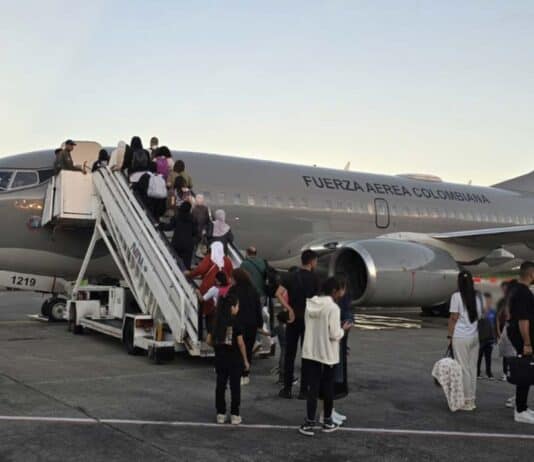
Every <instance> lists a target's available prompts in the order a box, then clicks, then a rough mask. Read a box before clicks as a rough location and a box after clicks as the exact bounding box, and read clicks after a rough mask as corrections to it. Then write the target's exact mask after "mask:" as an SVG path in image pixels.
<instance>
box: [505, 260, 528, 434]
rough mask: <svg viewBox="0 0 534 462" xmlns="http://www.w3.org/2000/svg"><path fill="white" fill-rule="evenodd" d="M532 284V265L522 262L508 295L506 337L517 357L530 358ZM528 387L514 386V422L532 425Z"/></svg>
mask: <svg viewBox="0 0 534 462" xmlns="http://www.w3.org/2000/svg"><path fill="white" fill-rule="evenodd" d="M533 282H534V263H533V262H529V261H527V262H524V263H523V264H522V265H521V268H520V270H519V283H518V284H516V285H515V286H514V288H513V289H511V293H510V302H509V309H510V323H509V326H508V337H509V338H510V341H511V342H512V345H513V346H514V348H515V349H516V351H517V354H518V355H523V356H532V339H534V295H533V294H532V292H531V291H530V288H529V287H530V285H531V284H532V283H533ZM529 389H530V386H528V385H527V386H516V396H515V402H516V409H515V413H514V420H515V421H516V422H521V423H529V424H534V413H533V412H532V411H530V410H529V409H528V407H527V400H528V392H529Z"/></svg>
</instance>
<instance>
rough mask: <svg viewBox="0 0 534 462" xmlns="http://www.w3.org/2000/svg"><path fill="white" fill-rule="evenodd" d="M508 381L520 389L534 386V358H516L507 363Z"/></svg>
mask: <svg viewBox="0 0 534 462" xmlns="http://www.w3.org/2000/svg"><path fill="white" fill-rule="evenodd" d="M506 380H508V382H509V383H511V384H512V385H517V386H520V387H524V386H530V385H534V357H533V356H515V357H511V358H508V359H507V361H506Z"/></svg>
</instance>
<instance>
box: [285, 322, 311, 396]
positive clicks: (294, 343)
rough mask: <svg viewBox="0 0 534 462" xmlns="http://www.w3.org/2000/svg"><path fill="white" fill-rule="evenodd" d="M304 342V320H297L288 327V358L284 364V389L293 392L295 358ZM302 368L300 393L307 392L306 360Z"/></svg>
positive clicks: (286, 357)
mask: <svg viewBox="0 0 534 462" xmlns="http://www.w3.org/2000/svg"><path fill="white" fill-rule="evenodd" d="M303 340H304V319H295V321H293V322H292V323H291V324H287V325H286V356H285V364H284V388H285V389H286V390H291V388H292V386H293V372H294V371H295V358H296V356H297V349H298V346H299V342H300V345H301V346H302V342H303ZM301 364H302V366H301V368H300V391H301V393H305V392H306V376H305V375H304V373H303V371H304V365H303V364H304V360H302V363H301Z"/></svg>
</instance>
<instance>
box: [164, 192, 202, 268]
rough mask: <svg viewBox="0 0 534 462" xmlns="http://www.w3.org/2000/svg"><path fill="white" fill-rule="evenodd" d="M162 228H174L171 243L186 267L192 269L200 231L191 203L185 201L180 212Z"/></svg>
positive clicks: (169, 229)
mask: <svg viewBox="0 0 534 462" xmlns="http://www.w3.org/2000/svg"><path fill="white" fill-rule="evenodd" d="M163 200H165V199H163ZM161 229H162V230H163V231H171V230H174V234H173V236H172V241H171V245H172V247H173V248H174V251H175V252H176V254H177V255H178V256H179V257H180V259H181V260H182V263H183V264H184V266H185V268H186V269H187V270H190V269H191V261H192V259H193V249H194V248H195V242H196V237H197V233H198V228H197V224H196V223H195V221H194V219H193V215H191V204H190V203H189V202H184V203H183V204H182V205H181V206H180V208H179V209H178V214H177V215H175V216H174V217H172V218H171V220H170V221H169V223H168V224H166V225H162V226H161Z"/></svg>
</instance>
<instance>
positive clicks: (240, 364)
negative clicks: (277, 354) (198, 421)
mask: <svg viewBox="0 0 534 462" xmlns="http://www.w3.org/2000/svg"><path fill="white" fill-rule="evenodd" d="M239 310H240V307H239V300H238V299H237V297H236V296H235V294H230V293H229V294H228V295H227V296H226V297H223V298H222V299H221V300H220V302H219V304H218V307H217V311H216V314H215V321H214V326H213V333H210V334H209V335H208V344H210V345H212V346H213V349H214V350H215V372H216V374H217V385H216V388H215V407H216V410H217V423H218V424H221V425H222V424H224V423H226V399H225V395H226V386H227V384H228V382H230V393H231V403H230V423H231V424H232V425H239V424H241V422H242V419H241V414H240V410H239V407H240V405H241V374H242V372H243V371H247V370H248V369H249V368H250V364H249V362H248V359H247V352H246V349H245V342H244V340H243V331H242V329H241V326H240V324H239V319H238V315H239Z"/></svg>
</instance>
